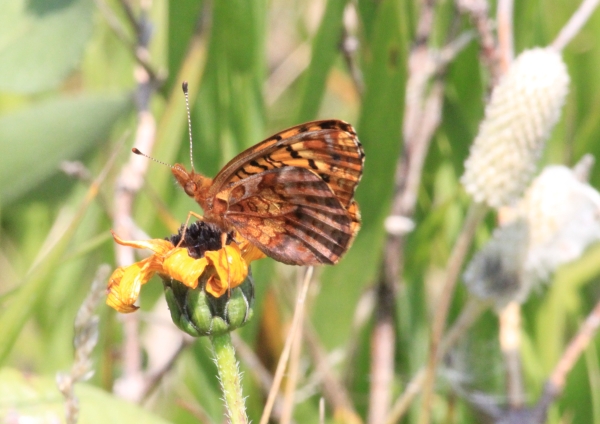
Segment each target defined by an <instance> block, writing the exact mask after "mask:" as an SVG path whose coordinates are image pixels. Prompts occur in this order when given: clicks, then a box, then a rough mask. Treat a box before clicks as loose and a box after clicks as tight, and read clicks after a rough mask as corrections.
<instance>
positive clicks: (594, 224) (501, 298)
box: [463, 165, 600, 307]
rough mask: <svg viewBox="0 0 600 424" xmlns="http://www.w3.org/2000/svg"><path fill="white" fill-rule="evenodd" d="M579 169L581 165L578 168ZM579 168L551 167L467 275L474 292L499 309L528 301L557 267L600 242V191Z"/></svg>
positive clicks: (477, 258) (544, 171)
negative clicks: (582, 177) (510, 302)
mask: <svg viewBox="0 0 600 424" xmlns="http://www.w3.org/2000/svg"><path fill="white" fill-rule="evenodd" d="M576 170H577V167H576ZM576 170H572V169H569V168H567V167H565V166H557V165H554V166H547V167H546V168H545V169H544V170H543V172H542V173H541V174H540V175H539V176H538V177H537V178H536V179H535V180H534V181H533V182H532V184H531V185H530V186H529V188H528V189H527V191H526V192H525V195H524V197H523V199H522V200H521V201H520V202H519V203H518V205H517V206H516V207H515V208H514V211H513V212H514V215H513V216H514V218H513V220H512V221H511V222H508V223H506V224H505V225H503V226H502V227H499V228H497V229H496V230H495V231H494V234H493V236H492V238H491V239H490V241H489V242H488V243H487V244H486V245H485V246H484V247H483V248H482V249H481V250H480V251H479V252H478V253H477V254H476V255H475V256H474V257H473V259H472V260H471V262H470V263H469V265H468V266H467V269H466V271H465V273H464V275H463V279H464V282H465V284H466V286H467V288H468V289H469V291H470V292H471V293H472V294H474V295H476V296H477V297H479V298H481V299H486V300H491V301H493V302H494V303H495V304H496V306H497V307H502V306H503V305H505V304H506V303H507V302H509V301H512V300H516V301H519V302H522V301H524V300H525V299H526V298H527V296H528V295H529V293H530V291H531V290H532V289H533V288H534V287H536V286H538V285H539V284H540V283H543V282H547V281H548V280H549V278H550V276H551V275H552V273H554V271H556V269H557V268H558V267H559V266H561V265H563V264H565V263H568V262H571V261H573V260H575V259H577V258H579V257H580V256H581V255H582V254H583V252H584V250H585V249H586V248H587V247H588V246H589V245H590V244H592V243H594V242H598V241H600V193H598V192H597V191H596V190H595V189H594V188H593V187H591V186H590V185H589V184H587V182H585V181H581V179H580V178H579V176H578V174H577V172H576Z"/></svg>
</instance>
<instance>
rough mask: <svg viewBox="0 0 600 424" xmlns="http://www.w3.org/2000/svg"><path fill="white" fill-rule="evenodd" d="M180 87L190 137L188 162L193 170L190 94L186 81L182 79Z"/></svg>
mask: <svg viewBox="0 0 600 424" xmlns="http://www.w3.org/2000/svg"><path fill="white" fill-rule="evenodd" d="M181 88H182V89H183V95H184V96H185V110H186V111H187V119H188V134H189V137H190V164H191V166H192V171H193V170H194V156H193V155H192V118H191V117H190V96H189V95H188V83H187V81H184V82H183V83H182V84H181Z"/></svg>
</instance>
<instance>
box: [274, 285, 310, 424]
mask: <svg viewBox="0 0 600 424" xmlns="http://www.w3.org/2000/svg"><path fill="white" fill-rule="evenodd" d="M301 291H302V282H301V281H298V285H297V296H300V292H301ZM304 309H305V308H302V310H301V311H300V312H299V313H300V315H301V317H300V319H301V322H304V316H305V314H304ZM303 330H304V329H303V327H302V326H300V327H299V328H298V331H296V332H294V334H293V336H294V340H293V341H292V348H291V354H290V361H289V365H288V372H287V379H286V384H285V391H284V395H283V403H282V409H281V417H280V418H279V422H280V423H281V424H288V423H290V422H291V421H292V413H293V412H294V404H295V394H296V384H297V383H298V374H299V373H300V371H299V369H300V354H301V352H302V338H303V337H302V334H303V333H304V331H303Z"/></svg>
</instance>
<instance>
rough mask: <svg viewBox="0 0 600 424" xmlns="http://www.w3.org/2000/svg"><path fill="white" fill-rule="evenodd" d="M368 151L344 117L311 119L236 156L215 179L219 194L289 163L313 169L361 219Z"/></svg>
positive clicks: (354, 217) (355, 217)
mask: <svg viewBox="0 0 600 424" xmlns="http://www.w3.org/2000/svg"><path fill="white" fill-rule="evenodd" d="M364 158H365V154H364V151H363V148H362V145H361V144H360V142H359V141H358V138H357V136H356V131H354V128H352V126H351V125H350V124H348V123H346V122H344V121H339V120H327V121H313V122H307V123H305V124H302V125H298V126H295V127H292V128H289V129H287V130H285V131H282V132H280V133H277V134H275V135H273V136H271V137H269V138H267V139H266V140H264V141H262V142H261V143H259V144H257V145H256V146H254V147H251V148H249V149H248V150H246V151H244V152H242V153H241V154H239V155H238V156H236V157H235V158H233V159H232V160H231V161H230V162H229V163H228V164H227V165H225V167H224V168H223V169H222V170H221V172H219V173H218V174H217V176H216V177H215V178H214V180H213V185H212V188H211V190H212V193H211V194H212V195H213V196H215V195H216V194H217V193H218V192H220V191H221V190H223V189H224V188H225V187H226V186H227V185H228V184H231V183H234V182H236V181H241V180H243V179H246V178H248V177H251V176H254V175H258V174H260V173H263V172H265V171H269V170H272V169H277V168H281V167H285V166H291V167H298V168H305V169H308V170H310V171H312V172H313V173H314V174H315V175H317V176H319V178H320V179H321V180H322V181H324V182H325V183H326V184H327V185H328V186H329V187H330V188H331V190H332V191H333V193H334V194H335V196H336V197H337V198H338V199H339V201H340V203H341V204H342V205H343V206H344V208H346V209H347V210H349V213H350V214H351V216H352V217H353V220H354V221H355V222H357V223H358V222H359V221H360V218H359V216H360V215H359V213H358V207H357V205H356V203H355V202H354V200H353V198H354V191H355V190H356V186H357V185H358V183H359V181H360V179H361V177H362V170H363V164H364Z"/></svg>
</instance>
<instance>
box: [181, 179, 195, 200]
mask: <svg viewBox="0 0 600 424" xmlns="http://www.w3.org/2000/svg"><path fill="white" fill-rule="evenodd" d="M183 189H184V190H185V193H186V194H187V195H188V196H190V197H194V195H195V194H196V190H198V186H197V185H196V183H195V182H194V181H188V182H186V183H185V186H184V187H183Z"/></svg>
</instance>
